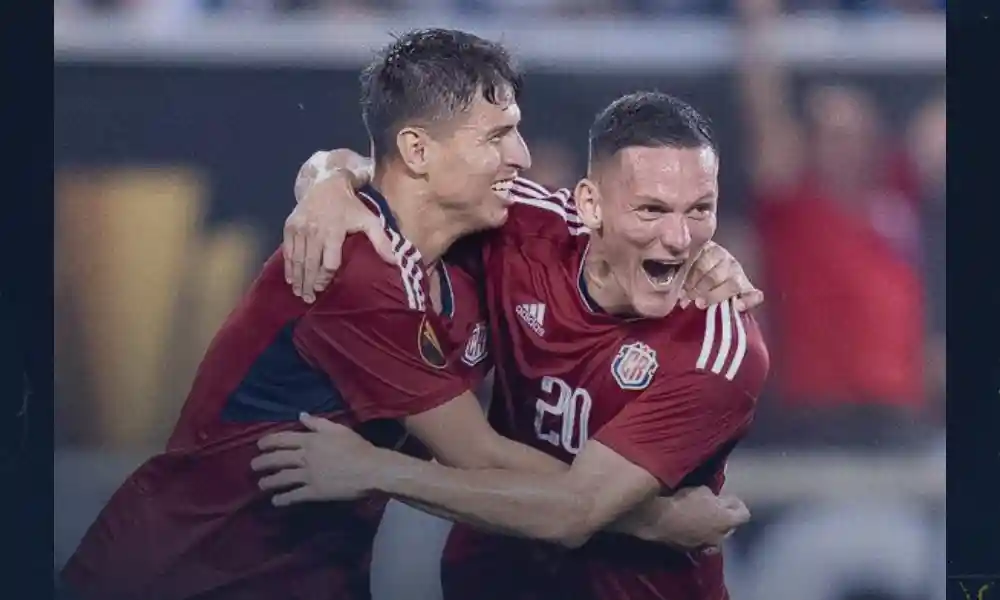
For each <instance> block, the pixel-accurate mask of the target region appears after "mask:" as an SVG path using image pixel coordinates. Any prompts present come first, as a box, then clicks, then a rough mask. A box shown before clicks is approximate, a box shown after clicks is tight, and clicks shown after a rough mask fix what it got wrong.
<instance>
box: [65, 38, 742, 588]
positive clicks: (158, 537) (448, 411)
mask: <svg viewBox="0 0 1000 600" xmlns="http://www.w3.org/2000/svg"><path fill="white" fill-rule="evenodd" d="M519 88H520V78H519V76H518V74H517V73H516V71H515V70H514V69H513V68H512V67H511V65H510V61H509V59H508V56H507V53H506V52H505V51H504V50H503V48H501V47H500V46H498V45H496V44H493V43H490V42H487V41H485V40H482V39H480V38H477V37H475V36H472V35H469V34H465V33H462V32H456V31H445V30H428V31H418V32H413V33H411V34H408V35H405V36H402V37H401V38H399V39H398V40H396V41H395V42H394V43H392V44H391V45H390V46H389V47H388V48H386V49H385V51H384V52H383V53H382V54H381V56H380V57H379V58H378V59H376V60H375V61H374V62H373V63H372V65H371V66H370V67H369V68H368V69H367V70H366V72H365V73H364V75H363V77H362V108H363V116H364V119H365V123H366V126H367V128H368V130H369V134H370V136H371V139H372V146H373V152H374V155H375V157H376V159H377V163H378V168H377V170H376V172H375V178H374V181H373V183H374V186H370V187H368V188H366V190H365V202H366V204H367V207H368V210H370V211H371V212H372V213H373V214H374V215H376V216H377V219H378V226H377V227H375V228H372V229H369V230H368V231H367V233H368V234H369V236H368V238H369V239H365V238H364V237H360V236H359V237H356V238H352V239H351V240H349V241H348V243H347V244H346V248H345V250H344V252H345V256H346V257H348V259H349V260H347V261H346V263H347V264H346V266H345V268H344V269H342V271H341V280H340V281H339V284H338V287H337V289H335V290H330V291H329V292H328V293H325V294H323V295H322V296H321V297H319V298H317V301H316V302H315V303H313V304H311V305H309V304H305V303H303V302H302V301H301V299H299V298H297V297H296V296H295V295H294V294H293V293H292V292H291V290H290V289H289V287H288V285H287V284H286V283H285V277H284V267H283V261H282V257H281V254H280V253H277V252H276V253H275V254H274V255H273V256H272V257H271V258H270V260H268V261H267V263H266V264H265V266H264V268H263V270H262V272H261V274H260V276H259V277H258V279H257V280H256V281H255V282H254V284H253V285H252V287H251V289H250V290H249V291H248V292H247V294H246V296H245V297H244V298H243V300H242V301H241V303H240V304H239V305H238V306H237V307H236V309H235V310H234V311H233V313H232V314H231V315H230V316H229V318H228V319H227V321H226V322H225V323H224V324H223V326H222V327H221V329H220V331H219V332H218V333H217V335H216V337H215V339H214V340H213V342H212V344H211V345H210V347H209V349H208V350H207V353H206V355H205V357H204V359H203V361H202V363H201V365H200V367H199V370H198V372H197V375H196V378H195V381H194V383H193V386H192V389H191V392H190V394H189V396H188V398H187V401H186V402H185V404H184V407H183V409H182V412H181V415H180V418H179V421H178V423H177V425H176V426H175V429H174V431H173V433H172V435H171V436H170V439H169V441H168V443H167V447H166V450H165V451H164V452H163V453H161V454H159V455H157V456H155V457H154V458H152V459H150V460H149V461H147V462H146V463H145V464H143V465H142V466H141V467H139V468H138V469H137V470H136V471H135V472H134V473H133V474H132V475H130V476H129V477H128V479H127V480H126V481H125V483H124V484H123V485H122V486H121V487H120V488H119V489H118V490H117V491H116V493H115V494H114V495H113V497H112V498H111V500H110V501H109V503H108V505H107V506H106V507H105V508H104V510H102V512H101V514H100V515H99V516H98V519H97V520H96V522H95V523H94V524H93V525H92V526H91V527H90V529H89V530H88V532H87V533H86V535H85V536H84V539H83V541H82V542H81V544H80V547H79V548H78V549H77V552H76V553H75V554H74V556H73V557H71V559H70V561H69V563H68V564H67V566H66V567H65V569H64V571H63V578H64V580H65V581H66V583H68V584H69V586H70V587H71V588H72V590H73V591H74V592H75V593H76V595H78V596H79V597H81V598H83V599H85V600H90V599H95V600H96V599H100V600H120V599H134V598H141V599H143V600H180V599H193V598H212V599H213V600H214V599H219V600H227V599H233V600H256V599H273V598H295V599H305V600H308V599H313V598H317V599H318V598H323V599H328V598H337V599H345V600H352V599H356V598H367V597H368V596H369V584H368V565H369V558H370V551H371V546H372V541H373V536H374V533H375V530H376V527H377V524H378V521H379V518H380V515H381V512H382V509H383V506H384V499H380V498H371V499H366V500H361V501H357V502H336V503H327V504H324V505H321V506H320V505H316V506H308V507H297V508H295V509H293V510H278V509H275V508H274V507H273V506H272V505H271V503H270V502H269V498H268V497H267V496H266V495H265V494H263V493H261V492H260V490H259V489H258V487H257V482H256V479H255V477H254V476H253V473H252V472H251V471H250V469H249V467H248V465H249V463H250V461H251V459H252V458H253V457H254V456H255V455H256V453H257V448H256V442H257V440H258V439H259V438H260V437H261V436H262V435H265V434H267V433H272V432H279V431H283V430H287V429H291V428H294V427H297V426H298V421H297V418H298V415H299V413H300V412H303V411H307V412H310V413H314V414H317V415H322V416H324V417H326V418H328V419H330V420H331V421H333V422H337V423H340V424H342V425H344V426H345V427H349V428H351V429H352V430H356V431H357V432H358V434H359V435H361V436H363V438H364V439H367V440H369V441H371V442H372V443H374V444H376V445H378V446H379V447H385V448H394V449H399V450H406V451H407V452H412V453H418V454H423V453H424V451H423V449H422V448H418V447H413V448H412V450H411V448H410V447H408V446H407V444H406V440H407V436H406V433H407V432H409V433H410V434H413V435H414V436H415V437H416V438H418V439H419V440H421V441H422V442H424V443H425V444H426V445H427V446H428V447H429V448H430V449H431V450H432V451H433V453H434V455H435V456H436V457H437V458H439V459H440V460H441V461H442V462H444V463H446V464H452V465H455V466H460V467H467V468H472V467H497V468H500V467H502V468H521V469H528V470H535V471H540V472H546V471H550V472H552V471H556V470H561V469H562V464H561V463H560V462H559V461H557V460H555V459H553V458H551V457H548V456H546V455H545V454H543V453H541V452H538V451H537V450H534V449H531V448H530V447H528V446H524V445H521V444H517V443H514V442H512V441H511V440H509V439H507V438H503V437H500V436H499V435H497V434H496V433H494V432H493V431H492V430H491V429H490V428H489V426H488V424H487V422H486V420H485V418H484V416H483V414H482V411H481V410H480V408H479V405H478V403H477V402H476V400H475V397H474V396H473V395H472V394H471V393H470V392H469V391H468V390H469V388H470V387H471V386H474V385H476V383H477V382H478V381H479V380H480V379H481V377H482V375H483V373H484V372H485V370H486V369H487V368H488V366H489V364H490V362H489V357H488V354H487V352H486V346H485V344H484V343H483V342H484V341H485V340H484V338H483V335H484V331H485V330H484V321H483V317H482V313H481V310H480V302H479V296H478V290H477V289H476V286H475V281H474V280H473V279H472V277H471V276H470V274H469V273H467V272H465V271H464V270H462V269H461V268H459V267H457V266H455V265H454V264H453V263H452V262H450V261H449V260H448V259H447V258H445V257H444V254H445V252H446V250H448V249H449V246H450V245H451V243H452V242H453V241H454V240H456V239H458V238H459V237H461V236H463V235H466V234H468V233H470V232H473V231H476V230H480V229H484V228H489V227H494V226H496V225H498V224H499V223H500V222H502V221H503V220H504V219H505V218H506V213H507V209H508V205H509V204H510V199H509V197H508V189H509V186H510V182H511V181H513V179H514V178H515V176H516V175H517V173H518V172H519V170H521V169H523V168H525V167H527V166H528V165H529V156H528V154H527V150H526V148H525V146H524V143H523V140H522V139H521V137H520V135H519V133H518V131H517V124H518V121H519V118H520V116H519V111H518V107H517V103H516V98H517V95H518V90H519ZM376 188H378V191H376ZM373 229H377V231H374V230H373ZM383 231H384V232H385V233H383ZM387 240H388V242H387ZM390 242H391V243H390ZM384 246H390V248H389V249H388V250H384V249H383V253H384V254H387V255H388V256H385V257H383V258H380V257H379V252H378V251H377V250H376V249H377V248H384ZM432 266H433V268H432ZM647 506H648V507H650V508H651V510H652V512H651V514H664V513H668V514H669V513H671V511H673V513H672V514H676V515H679V516H681V517H682V518H687V517H686V514H685V510H676V511H675V510H673V509H676V508H677V507H678V506H679V503H678V502H674V503H665V502H659V503H655V504H654V503H650V504H649V505H647ZM694 508H697V509H698V510H701V509H705V510H707V511H708V512H709V513H710V514H711V515H712V518H714V517H715V516H719V515H722V516H723V517H728V516H729V513H728V512H726V511H724V510H722V508H723V507H717V506H715V505H707V504H706V503H704V502H702V503H701V504H699V505H698V507H694ZM694 512H697V511H694ZM702 512H704V510H703V511H702ZM708 521H709V522H710V525H711V528H710V529H712V530H714V529H715V528H716V527H718V526H719V519H716V520H714V521H712V520H711V518H710V519H708ZM705 522H706V520H705V519H702V525H704V524H705ZM737 524H739V523H737ZM612 528H620V529H621V530H623V531H630V532H633V533H634V534H636V535H641V536H643V537H649V538H652V539H659V536H660V535H661V534H663V532H664V531H667V532H669V527H662V526H661V524H660V523H654V524H652V525H649V526H647V525H646V524H645V523H639V524H634V523H633V524H629V523H627V522H624V520H623V522H622V523H619V524H616V525H613V526H612ZM704 535H706V536H711V535H713V534H712V533H711V531H710V532H709V533H706V534H704ZM667 539H669V536H668V538H667Z"/></svg>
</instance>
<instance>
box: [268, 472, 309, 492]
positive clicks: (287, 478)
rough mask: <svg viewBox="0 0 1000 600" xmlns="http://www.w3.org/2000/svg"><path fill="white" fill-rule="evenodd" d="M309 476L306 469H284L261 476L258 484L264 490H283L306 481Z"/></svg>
mask: <svg viewBox="0 0 1000 600" xmlns="http://www.w3.org/2000/svg"><path fill="white" fill-rule="evenodd" d="M307 479H308V477H307V474H306V470H305V469H283V470H281V471H278V472H277V473H274V474H271V475H268V476H267V477H261V478H260V481H258V482H257V486H258V487H260V489H262V490H281V489H285V488H290V487H292V486H296V485H303V484H305V483H306V481H307Z"/></svg>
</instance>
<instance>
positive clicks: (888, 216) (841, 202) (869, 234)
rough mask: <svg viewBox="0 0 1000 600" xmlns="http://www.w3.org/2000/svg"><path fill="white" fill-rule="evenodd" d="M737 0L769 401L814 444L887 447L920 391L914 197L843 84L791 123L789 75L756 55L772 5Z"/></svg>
mask: <svg viewBox="0 0 1000 600" xmlns="http://www.w3.org/2000/svg"><path fill="white" fill-rule="evenodd" d="M739 6H740V9H741V12H742V15H743V40H744V49H743V52H742V53H741V57H742V58H743V60H744V64H743V65H742V67H741V71H740V75H739V83H740V88H739V89H740V94H741V101H742V104H743V107H744V111H745V119H746V124H747V130H748V134H749V135H748V142H749V147H748V152H747V156H748V158H749V162H748V167H749V174H750V185H751V188H752V192H753V199H754V201H755V206H754V207H753V216H754V219H755V222H756V225H757V233H758V234H759V235H758V242H759V244H760V254H761V258H762V265H763V269H764V273H763V275H764V278H765V280H766V283H767V289H769V290H770V291H771V294H772V297H773V298H774V300H775V301H774V302H773V304H771V310H769V311H768V312H767V317H768V327H769V331H770V333H771V339H772V350H773V352H774V357H775V364H776V365H777V367H776V369H775V372H774V380H775V392H776V394H777V396H778V397H779V400H780V403H779V404H777V405H776V407H775V412H776V414H774V415H773V417H774V418H775V419H776V420H779V421H784V422H787V423H788V428H787V429H788V430H789V431H788V432H787V433H789V434H794V431H795V430H798V431H799V432H800V433H801V435H802V436H803V437H808V438H811V439H812V440H818V439H822V438H824V437H826V435H827V434H829V435H830V436H835V438H836V439H840V440H841V441H849V438H848V437H844V436H851V432H856V433H855V434H854V436H853V437H854V438H855V439H856V441H859V442H861V441H864V440H865V438H869V439H875V438H877V439H878V440H879V443H883V444H885V443H889V442H890V441H891V438H892V436H893V435H897V434H898V433H899V432H901V431H903V430H904V429H905V428H904V427H901V426H900V425H901V424H902V423H903V422H905V421H911V420H912V419H913V416H914V415H917V414H919V413H920V412H921V411H923V409H924V407H925V404H924V403H925V399H926V396H925V388H924V380H925V377H924V367H925V345H924V341H925V333H924V317H923V313H924V288H923V283H922V281H921V278H920V273H919V269H918V263H919V255H920V227H919V217H918V213H917V210H916V205H915V202H914V199H913V198H912V197H911V194H910V193H909V189H908V186H906V185H904V182H903V180H902V179H901V177H899V176H898V175H899V173H898V169H895V168H894V165H893V161H892V160H891V158H892V157H891V154H890V152H888V151H887V150H888V149H887V147H886V146H887V144H886V136H885V135H884V133H883V132H882V131H881V123H880V119H879V117H878V115H877V113H876V110H875V107H874V102H873V101H872V99H871V98H870V97H869V96H868V95H867V94H865V93H864V92H863V91H862V90H860V89H858V88H854V87H851V86H847V85H832V84H830V85H814V86H811V87H809V88H808V89H807V91H806V94H805V103H804V108H805V111H804V112H805V116H804V118H797V117H796V116H795V115H794V114H793V112H792V110H791V108H790V106H791V102H790V96H791V94H790V93H788V87H789V86H788V85H787V81H786V80H787V77H786V74H785V73H783V72H782V70H781V67H780V65H779V64H778V63H777V62H776V61H775V60H774V59H773V57H771V56H770V55H769V54H768V51H767V49H768V47H769V46H768V40H769V32H770V26H771V24H772V23H774V22H775V19H776V17H777V15H778V12H779V7H778V3H777V2H775V1H774V0H741V2H740V3H739ZM851 415H854V416H855V417H857V418H852V417H851ZM840 417H844V418H845V419H848V420H850V423H848V422H845V421H844V420H842V419H841V418H840ZM879 417H884V418H879ZM803 419H805V420H803ZM876 423H882V426H881V427H879V428H878V429H873V427H877V426H876V425H875V424H876ZM806 425H808V426H806ZM859 427H860V428H861V429H858V428H859ZM775 432H776V433H777V430H776V431H775ZM830 441H835V439H834V438H831V439H830Z"/></svg>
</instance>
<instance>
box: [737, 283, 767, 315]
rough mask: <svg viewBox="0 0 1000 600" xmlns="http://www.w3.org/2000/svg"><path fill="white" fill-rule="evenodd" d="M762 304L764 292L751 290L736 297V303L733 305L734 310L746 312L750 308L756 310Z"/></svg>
mask: <svg viewBox="0 0 1000 600" xmlns="http://www.w3.org/2000/svg"><path fill="white" fill-rule="evenodd" d="M763 303H764V292H762V291H760V290H757V289H755V290H751V291H749V292H745V293H743V294H740V295H739V296H737V298H736V301H735V302H733V305H734V306H735V307H736V310H738V311H740V312H746V311H748V310H750V309H752V308H756V307H758V306H760V305H761V304H763Z"/></svg>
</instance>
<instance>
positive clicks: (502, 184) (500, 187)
mask: <svg viewBox="0 0 1000 600" xmlns="http://www.w3.org/2000/svg"><path fill="white" fill-rule="evenodd" d="M512 187H514V180H513V179H508V180H505V181H498V182H496V183H494V184H493V185H492V186H490V189H492V190H493V191H494V192H502V193H505V194H506V193H507V192H509V191H510V189H511V188H512Z"/></svg>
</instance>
